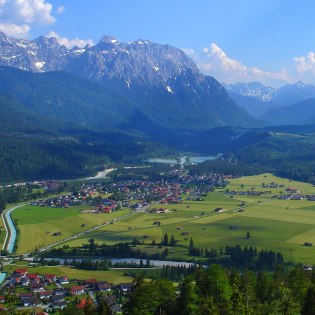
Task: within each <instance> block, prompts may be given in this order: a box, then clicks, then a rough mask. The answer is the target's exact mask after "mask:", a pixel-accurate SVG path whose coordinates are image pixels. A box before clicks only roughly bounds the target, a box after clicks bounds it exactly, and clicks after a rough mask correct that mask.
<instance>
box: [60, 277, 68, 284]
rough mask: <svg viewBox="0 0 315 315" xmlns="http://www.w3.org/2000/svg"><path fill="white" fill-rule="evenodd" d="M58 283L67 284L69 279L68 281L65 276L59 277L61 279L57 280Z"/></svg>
mask: <svg viewBox="0 0 315 315" xmlns="http://www.w3.org/2000/svg"><path fill="white" fill-rule="evenodd" d="M59 283H60V284H69V279H68V277H67V276H61V277H60V278H59Z"/></svg>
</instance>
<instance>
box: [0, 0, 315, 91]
mask: <svg viewBox="0 0 315 315" xmlns="http://www.w3.org/2000/svg"><path fill="white" fill-rule="evenodd" d="M314 12H315V1H313V0H300V1H296V0H196V1H192V0H132V1H131V0H89V1H87V0H0V30H2V31H4V32H5V33H7V34H8V35H11V36H13V37H24V38H28V39H32V38H35V37H38V36H40V35H48V36H55V37H57V38H58V39H59V41H60V42H61V43H63V44H65V45H68V46H71V45H75V44H77V45H81V46H82V45H85V44H86V43H90V44H92V43H97V42H98V40H99V38H100V37H101V36H102V35H104V34H107V35H112V36H114V37H116V38H117V39H118V40H119V41H122V42H125V41H133V40H136V39H139V38H141V39H149V40H151V41H154V42H158V43H161V44H165V43H167V44H170V45H173V46H176V47H178V48H182V49H184V51H185V52H186V53H187V54H188V55H189V56H190V57H191V58H193V59H194V61H195V62H196V63H197V65H198V66H199V68H200V70H201V71H202V72H204V73H205V74H209V75H213V76H214V77H216V78H217V79H218V80H219V81H224V82H228V83H230V82H236V81H245V82H246V81H247V82H248V81H254V80H258V81H261V82H263V83H265V84H269V85H273V86H279V85H283V84H285V83H292V82H295V81H297V80H302V81H304V82H307V83H313V84H315V54H314V51H315V36H314V34H315V19H314V17H313V16H314Z"/></svg>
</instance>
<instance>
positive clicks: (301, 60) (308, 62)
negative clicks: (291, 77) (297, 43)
mask: <svg viewBox="0 0 315 315" xmlns="http://www.w3.org/2000/svg"><path fill="white" fill-rule="evenodd" d="M294 62H295V66H296V71H297V72H298V73H299V74H304V73H311V74H315V53H314V52H312V51H310V52H309V53H308V54H307V56H300V57H295V58H294Z"/></svg>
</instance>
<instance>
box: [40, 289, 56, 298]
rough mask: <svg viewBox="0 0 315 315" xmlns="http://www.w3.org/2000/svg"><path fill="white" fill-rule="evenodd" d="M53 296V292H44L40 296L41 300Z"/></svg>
mask: <svg viewBox="0 0 315 315" xmlns="http://www.w3.org/2000/svg"><path fill="white" fill-rule="evenodd" d="M53 294H54V292H53V291H42V292H39V294H38V295H39V298H40V299H49V298H50V297H51V296H52V295H53Z"/></svg>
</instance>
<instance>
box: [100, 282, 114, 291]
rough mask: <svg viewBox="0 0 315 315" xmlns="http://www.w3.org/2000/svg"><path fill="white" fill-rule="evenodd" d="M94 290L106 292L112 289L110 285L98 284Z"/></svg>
mask: <svg viewBox="0 0 315 315" xmlns="http://www.w3.org/2000/svg"><path fill="white" fill-rule="evenodd" d="M96 288H97V290H98V291H100V292H108V291H110V290H111V289H112V285H110V284H109V283H107V282H98V283H97V285H96Z"/></svg>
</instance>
